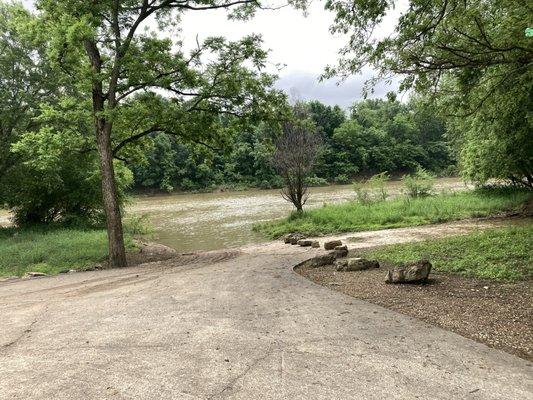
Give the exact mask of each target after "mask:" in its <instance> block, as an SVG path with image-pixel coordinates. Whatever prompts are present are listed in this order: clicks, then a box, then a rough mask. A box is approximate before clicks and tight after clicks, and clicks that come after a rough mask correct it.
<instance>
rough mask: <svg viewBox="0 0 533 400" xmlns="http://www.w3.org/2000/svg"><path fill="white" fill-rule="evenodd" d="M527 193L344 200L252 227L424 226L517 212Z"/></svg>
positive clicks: (314, 230) (308, 231)
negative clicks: (367, 201) (364, 200)
mask: <svg viewBox="0 0 533 400" xmlns="http://www.w3.org/2000/svg"><path fill="white" fill-rule="evenodd" d="M532 196H533V194H532V193H531V191H527V190H520V189H514V188H490V189H477V190H470V191H462V192H452V193H441V194H439V195H436V196H428V197H420V198H408V197H405V196H404V197H398V198H394V199H392V200H387V201H376V202H370V203H360V202H357V201H349V202H346V203H342V204H328V205H324V206H323V207H321V208H317V209H312V210H308V211H305V212H303V213H296V212H293V213H292V214H290V216H289V217H287V218H284V219H281V220H275V221H269V222H264V223H258V224H256V225H255V226H254V229H255V230H256V231H258V232H261V233H263V234H265V235H267V236H268V237H270V238H278V237H281V236H283V235H285V234H288V233H294V232H299V233H302V234H305V235H308V236H318V235H325V234H334V233H339V232H357V231H370V230H379V229H391V228H400V227H405V226H418V225H427V224H435V223H442V222H447V221H454V220H460V219H465V218H479V217H488V216H493V215H497V214H499V213H514V212H518V211H519V210H520V208H521V207H522V206H523V205H524V204H525V203H526V202H528V201H530V200H531V199H532Z"/></svg>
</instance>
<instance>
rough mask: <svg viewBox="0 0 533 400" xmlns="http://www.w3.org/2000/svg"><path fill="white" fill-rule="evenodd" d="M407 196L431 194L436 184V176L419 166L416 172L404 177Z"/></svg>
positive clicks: (414, 196)
mask: <svg viewBox="0 0 533 400" xmlns="http://www.w3.org/2000/svg"><path fill="white" fill-rule="evenodd" d="M402 181H403V184H404V186H405V191H406V193H407V196H409V197H412V198H416V197H425V196H429V195H431V193H432V191H433V186H434V185H435V176H434V175H433V174H431V173H430V172H428V171H426V170H425V169H423V168H418V169H417V170H416V172H415V173H414V174H410V175H404V177H403V178H402Z"/></svg>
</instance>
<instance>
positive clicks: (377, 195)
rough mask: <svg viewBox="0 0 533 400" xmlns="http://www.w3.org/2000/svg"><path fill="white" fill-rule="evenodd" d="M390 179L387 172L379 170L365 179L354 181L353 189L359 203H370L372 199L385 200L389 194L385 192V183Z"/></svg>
mask: <svg viewBox="0 0 533 400" xmlns="http://www.w3.org/2000/svg"><path fill="white" fill-rule="evenodd" d="M389 180H390V176H389V174H388V173H387V172H386V171H385V172H381V173H379V174H376V175H373V176H372V177H370V178H369V179H367V180H366V181H359V182H355V183H354V190H355V194H356V197H357V201H358V202H359V203H361V204H370V203H372V202H374V201H385V200H387V197H389V194H388V193H387V189H386V184H387V182H388V181H389Z"/></svg>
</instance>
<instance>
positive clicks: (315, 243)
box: [311, 240, 320, 249]
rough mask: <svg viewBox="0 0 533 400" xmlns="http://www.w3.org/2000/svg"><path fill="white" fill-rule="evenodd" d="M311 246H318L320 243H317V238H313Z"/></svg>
mask: <svg viewBox="0 0 533 400" xmlns="http://www.w3.org/2000/svg"><path fill="white" fill-rule="evenodd" d="M311 247H314V248H315V249H317V248H319V247H320V243H318V240H314V241H313V242H312V243H311Z"/></svg>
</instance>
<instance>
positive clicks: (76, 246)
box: [0, 226, 134, 276]
mask: <svg viewBox="0 0 533 400" xmlns="http://www.w3.org/2000/svg"><path fill="white" fill-rule="evenodd" d="M126 246H127V248H128V249H129V250H133V249H134V246H133V242H132V240H131V238H130V237H129V236H128V237H127V240H126ZM107 257H108V250H107V236H106V233H105V231H104V230H99V229H98V230H95V229H81V228H62V227H53V226H52V227H39V226H35V227H32V228H29V229H19V228H4V229H0V276H22V275H24V274H25V273H26V272H28V271H37V272H44V273H46V274H57V273H60V272H63V271H68V270H70V269H74V270H81V269H84V268H87V267H90V266H92V265H94V264H96V263H100V262H102V261H105V260H106V259H107Z"/></svg>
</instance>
